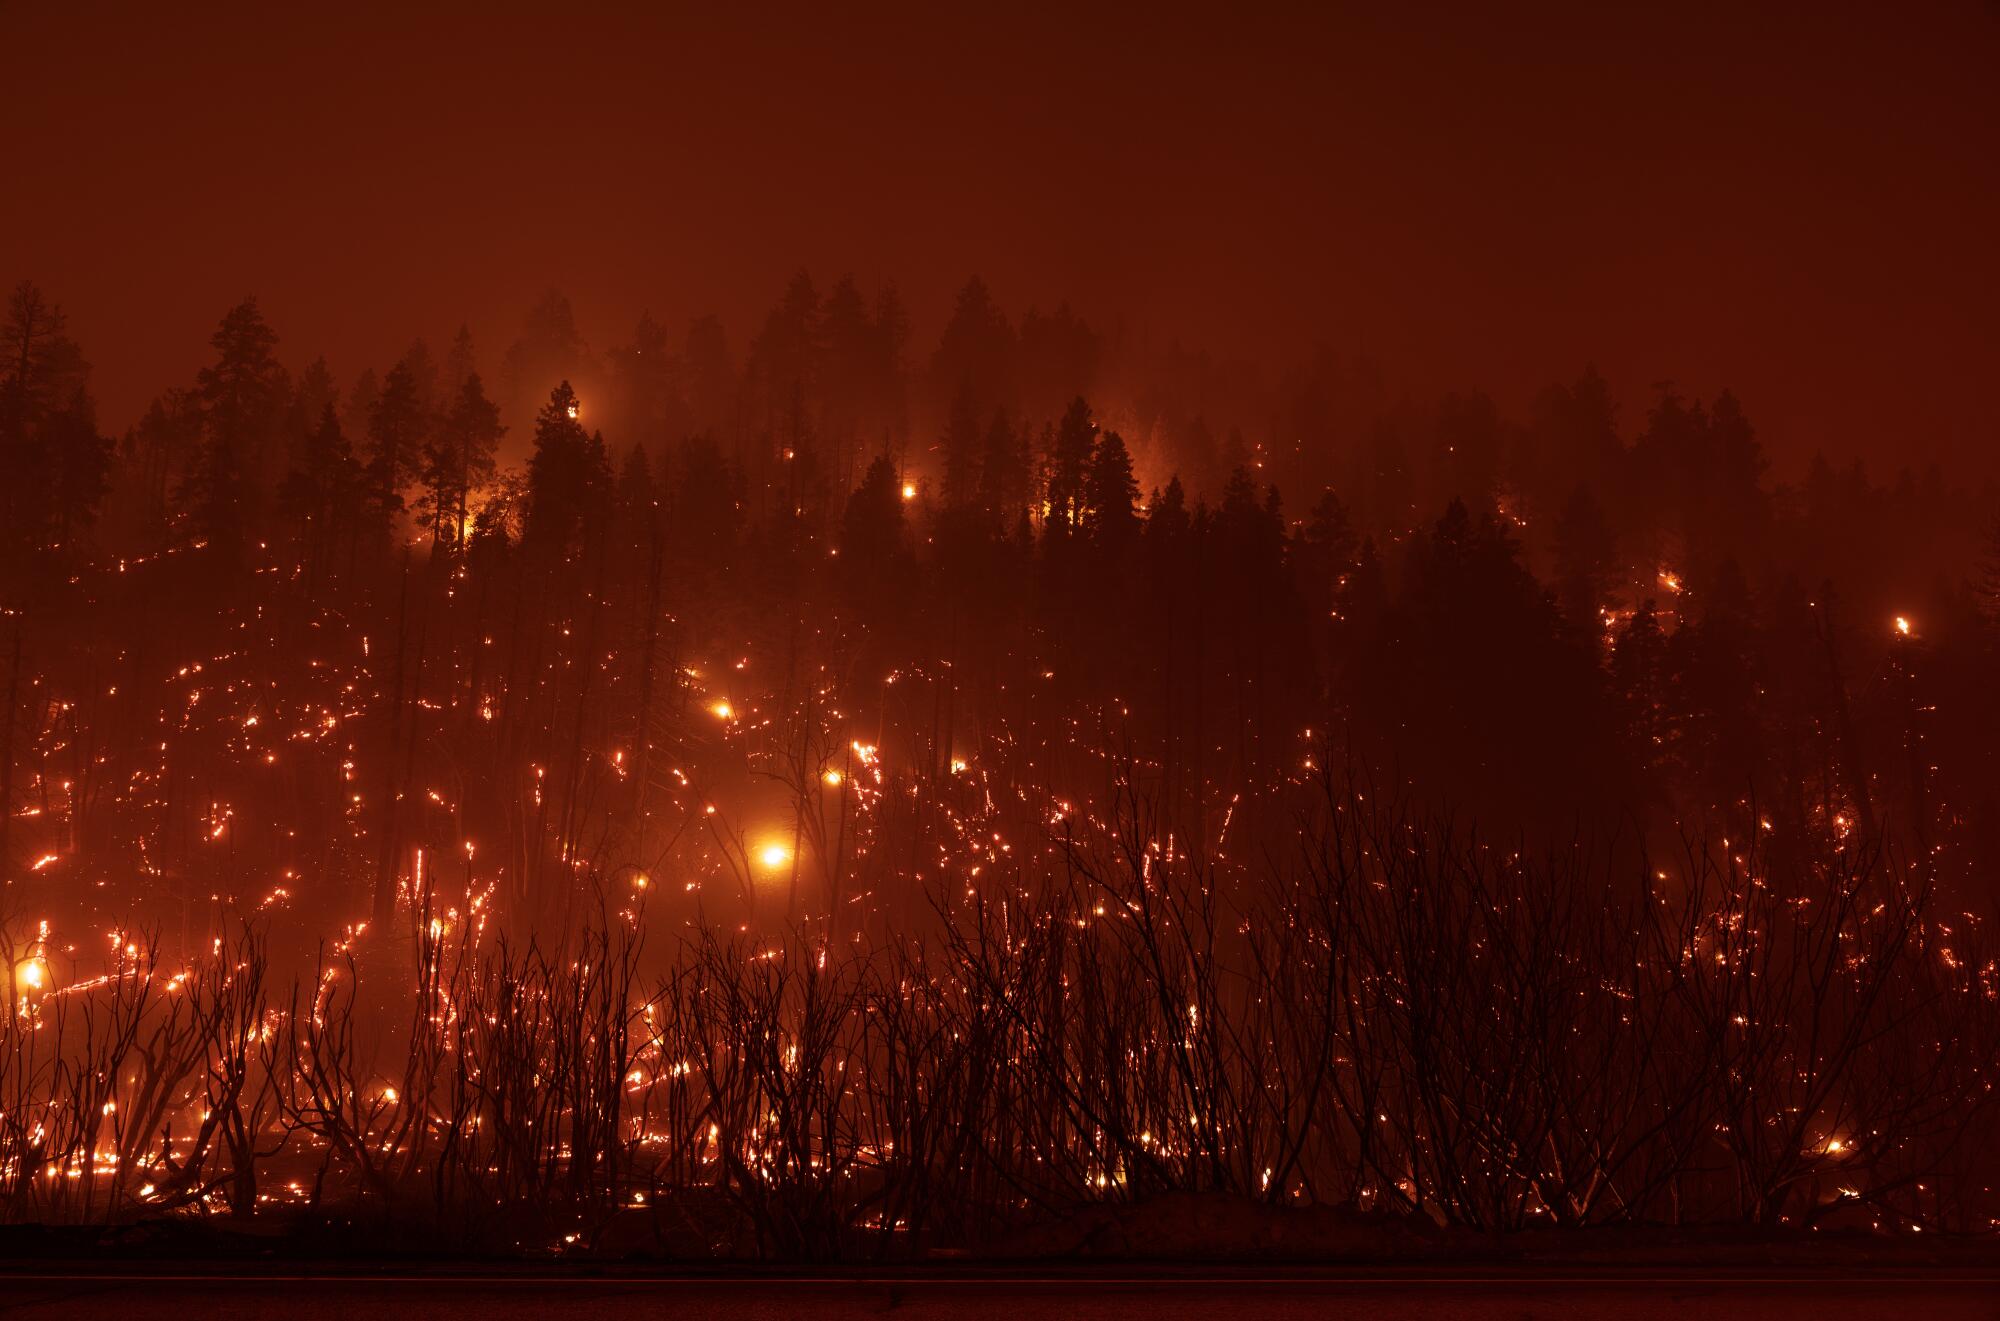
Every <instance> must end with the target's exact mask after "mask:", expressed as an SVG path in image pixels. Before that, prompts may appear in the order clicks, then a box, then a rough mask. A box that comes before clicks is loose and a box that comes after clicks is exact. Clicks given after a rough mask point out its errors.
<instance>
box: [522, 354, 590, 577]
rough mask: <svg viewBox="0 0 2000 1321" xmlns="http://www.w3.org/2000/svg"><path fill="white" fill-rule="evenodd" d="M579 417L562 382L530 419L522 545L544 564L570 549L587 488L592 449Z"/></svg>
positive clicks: (573, 395) (578, 530) (578, 532)
mask: <svg viewBox="0 0 2000 1321" xmlns="http://www.w3.org/2000/svg"><path fill="white" fill-rule="evenodd" d="M581 412H582V407H581V405H579V404H578V402H577V398H576V392H575V391H574V390H572V389H570V384H569V382H568V381H564V382H562V383H561V384H560V385H558V386H557V387H556V388H555V389H554V390H551V391H550V392H549V401H548V403H547V404H545V405H543V407H542V411H541V412H540V414H538V415H537V416H536V418H535V451H534V454H533V455H532V456H531V457H530V458H529V460H528V514H527V526H526V528H525V530H524V531H523V534H522V535H523V540H524V541H525V543H526V544H527V545H528V546H529V547H530V548H532V549H534V550H536V551H537V552H539V553H540V554H542V555H543V556H545V557H546V558H549V559H562V558H564V557H566V556H567V555H568V554H569V553H570V552H571V551H572V550H574V549H575V548H576V546H577V544H578V542H579V540H580V537H581V533H582V530H583V520H584V516H585V513H586V510H587V509H588V505H589V500H590V496H591V492H592V489H593V485H594V481H593V472H592V468H593V458H592V454H593V445H592V441H591V437H590V434H589V433H588V432H586V431H585V430H584V429H583V424H582V423H580V422H578V421H577V417H578V415H579V414H580V413H581Z"/></svg>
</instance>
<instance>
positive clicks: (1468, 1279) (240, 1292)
mask: <svg viewBox="0 0 2000 1321" xmlns="http://www.w3.org/2000/svg"><path fill="white" fill-rule="evenodd" d="M883 1314H890V1315H895V1316H899V1317H910V1318H927V1317H938V1318H995V1319H996V1321H1022V1318H1024V1317H1030V1316H1035V1317H1039V1316H1051V1317H1065V1318H1070V1317H1075V1318H1102V1319H1104V1321H1112V1319H1114V1318H1142V1319H1143V1321H1168V1319H1169V1318H1175V1317H1196V1316H1199V1317H1244V1318H1250V1317H1257V1318H1267V1317H1268V1318H1287V1317H1367V1318H1370V1319H1371V1321H1395V1319H1397V1318H1429V1317H1464V1318H1473V1319H1475V1321H1477V1319H1480V1318H1495V1319H1496V1321H1498V1319H1500V1318H1505V1319H1506V1321H1524V1319H1525V1318H1568V1317H1619V1318H1633V1319H1634V1321H1644V1318H1651V1317H1699V1318H1702V1321H1734V1319H1735V1318H1744V1319H1745V1321H1748V1319H1750V1318H1788V1317H1804V1318H1812V1319H1813V1321H1839V1319H1841V1318H1850V1317H1852V1318H1859V1317H1885V1316H1893V1317H1904V1316H1910V1317H1917V1318H1919V1319H1920V1321H1956V1319H1957V1318H2000V1273H1992V1272H1972V1271H1965V1270H1943V1269H1928V1270H1875V1271H1866V1272H1829V1271H1818V1272H1796V1271H1793V1272H1762V1273H1759V1272H1753V1271H1741V1270H1738V1271H1717V1272H1704V1271H1700V1270H1693V1269H1676V1270H1671V1271H1653V1272H1641V1271H1632V1270H1624V1271H1603V1270H1599V1271H1589V1272H1584V1271H1575V1272H1568V1273H1529V1272H1495V1271H1487V1272H1469V1271H1449V1270H1433V1271H1363V1270H1349V1271H1343V1272H1328V1271H1310V1270H1290V1271H1276V1272H1273V1271H1247V1270H1204V1271H1199V1272H1192V1271H1176V1270H1172V1269H1163V1268H1159V1267H1134V1268H1127V1269H1118V1268H1107V1269H1090V1270H1081V1269H1079V1270H1065V1271H1051V1272H1011V1273H1004V1274H1003V1273H991V1272H985V1273H979V1272H957V1273H937V1272H929V1271H926V1272H913V1273H906V1274H899V1275H890V1274H881V1275H839V1274H819V1275H808V1274H796V1275H770V1274H765V1275H699V1276H692V1275H664V1274H637V1273H618V1272H600V1273H581V1272H577V1273H572V1272H562V1271H553V1270H534V1269H525V1268H524V1269H519V1270H498V1271H491V1272H396V1271H373V1272H371V1271H369V1270H368V1269H366V1268H360V1269H356V1270H354V1271H336V1270H329V1269H326V1268H315V1269H313V1270H311V1271H301V1272H296V1273H287V1272H285V1271H283V1270H271V1269H266V1270H263V1271H261V1272H259V1273H255V1274H246V1273H242V1272H241V1271H238V1272H236V1273H229V1272H226V1271H217V1272H208V1271H204V1270H201V1269H200V1268H198V1267H188V1268H186V1269H181V1270H164V1269H148V1270H146V1271H144V1272H132V1273H121V1272H118V1271H115V1270H106V1269H96V1270H90V1269H80V1268H73V1267H72V1266H70V1265H69V1264H67V1263H65V1264H62V1265H56V1266H52V1267H50V1268H46V1269H44V1268H39V1267H37V1266H35V1265H32V1264H23V1263H15V1264H13V1265H12V1266H10V1267H9V1268H8V1269H7V1270H6V1272H5V1274H4V1275H0V1315H7V1316H17V1315H19V1316H26V1315H37V1316H44V1317H61V1318H71V1317H75V1318H86V1317H117V1318H120V1319H121V1321H131V1319H132V1318H134V1317H142V1316H160V1315H168V1316H191V1317H202V1318H231V1317H273V1316H276V1317H284V1318H287V1319H288V1321H315V1319H317V1318H322V1317H324V1318H337V1319H338V1321H380V1318H384V1317H395V1316H424V1317H479V1318H482V1319H483V1321H502V1319H503V1318H516V1317H518V1318H525V1319H528V1321H549V1319H550V1318H558V1317H593V1318H601V1317H607V1316H617V1317H620V1318H630V1317H641V1316H670V1317H727V1318H731V1321H763V1319H764V1318H770V1319H771V1321H778V1319H779V1318H819V1317H873V1316H880V1315H883Z"/></svg>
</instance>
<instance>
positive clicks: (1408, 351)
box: [0, 0, 2000, 474]
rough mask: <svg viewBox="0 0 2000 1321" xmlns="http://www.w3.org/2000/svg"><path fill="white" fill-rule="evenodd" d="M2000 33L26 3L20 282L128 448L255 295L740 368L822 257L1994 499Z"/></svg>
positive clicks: (1995, 25)
mask: <svg viewBox="0 0 2000 1321" xmlns="http://www.w3.org/2000/svg"><path fill="white" fill-rule="evenodd" d="M1996 70H2000V10H1996V9H1995V8H1994V7H1992V6H1989V5H1982V4H1979V3H1975V2H1973V0H1960V2H1957V3H1953V2H1951V0H1940V2H1939V3H1914V4H1909V5H1832V6H1813V5H1740V4H1717V5H1688V4H1666V5H1650V4H1635V5H1601V4H1573V5H1572V4H1565V5H1541V4H1530V5H1521V6H1517V5H1465V6H1457V5H1431V4H1384V5H1373V6H1336V5H1324V6H1322V5H1300V6H1296V7H1288V6H1254V5H1251V6H1235V5H1213V6H1191V5H1190V6H1181V5H1137V4H1133V5H1123V6H1086V5H1046V6H1044V5H1023V4H1004V5H1003V4H970V3H968V4H945V5H924V6H909V7H897V8H884V7H878V6H873V5H852V6H850V5H815V6H798V7H791V6H784V7H779V6H771V5H706V4H704V5H690V4H681V3H658V4H637V3H633V4H622V5H619V4H590V3H573V4H562V5H556V4H548V5H528V4H478V5H443V4H397V5H389V4H383V5H374V4H362V3H342V4H325V3H306V2H301V3H291V4H275V5H274V4H267V3H260V4H225V3H191V4H186V5H159V4H150V3H149V4H92V3H54V2H38V0H0V122H4V124H5V125H6V141H7V144H8V151H7V154H6V160H7V164H6V166H5V174H6V184H5V191H4V197H0V278H5V279H7V280H8V281H10V282H11V281H13V280H18V279H33V280H35V281H36V282H37V283H39V284H41V285H42V286H43V287H44V289H45V290H46V291H47V292H48V294H49V295H50V297H52V298H53V299H55V300H56V301H57V302H59V303H61V304H62V305H63V306H64V307H65V308H66V310H67V311H68V312H69V315H70V326H71V331H72V333H73V334H74V335H75V336H76V337H77V338H78V339H79V340H80V341H81V342H82V343H83V345H84V346H85V349H86V351H87V352H88V354H89V356H90V357H91V359H92V361H93V362H94V364H95V366H96V389H97V393H98V396H99V398H100V400H101V403H102V412H103V421H104V424H105V425H106V426H107V427H108V428H112V429H118V428H122V427H123V426H124V425H126V424H127V423H128V422H129V421H130V420H131V418H132V417H133V415H134V414H135V413H136V411H137V410H138V409H140V408H141V407H143V405H144V402H145V401H146V399H148V398H150V397H151V396H152V395H153V394H154V393H155V392H157V391H158V390H159V389H160V388H161V387H163V386H166V385H169V384H179V383H184V382H185V381H186V380H187V379H188V378H189V376H190V375H191V374H192V372H193V370H194V369H195V367H196V366H197V365H198V364H199V363H200V362H201V361H202V359H203V357H204V355H205V353H206V351H207V349H206V340H207V337H208V335H209V333H210V331H211V330H212V327H213V325H214V323H215V321H216V319H217V318H218V317H219V315H220V313H221V312H222V311H223V310H224V309H225V308H226V307H228V306H229V305H230V304H231V303H233V302H234V301H236V300H237V299H239V298H241V297H242V296H243V295H245V294H255V295H256V296H257V297H258V298H259V299H260V301H261V303H262V304H263V306H264V309H265V312H266V314H267V316H268V317H269V318H270V319H271V321H272V323H273V325H274V326H275V327H276V329H277V330H278V331H279V333H280V334H281V336H282V337H283V343H282V346H281V348H282V352H283V354H284V356H285V357H286V358H287V360H289V361H291V362H293V363H294V364H299V363H303V362H304V361H306V360H307V359H309V358H310V357H312V356H314V355H316V354H322V353H323V354H324V355H325V356H326V357H327V358H328V360H329V361H330V363H331V364H332V366H333V368H334V370H335V372H336V373H337V374H338V375H340V376H341V377H342V378H343V379H345V378H347V377H349V376H351V375H352V374H353V373H354V372H356V371H358V370H360V369H361V368H362V367H364V366H368V365H378V366H379V365H381V364H384V363H386V362H387V361H389V360H390V359H392V358H393V357H394V356H395V355H396V354H397V353H398V352H400V350H401V349H402V347H403V346H404V345H406V344H407V343H408V342H409V340H410V339H411V338H413V337H415V336H419V335H421V336H424V337H426V338H428V339H429V340H430V341H431V342H432V343H433V345H442V344H443V343H444V342H445V341H446V340H447V339H448V337H449V335H450V334H451V332H452V330H453V329H454V328H455V327H456V326H457V325H458V324H459V323H460V322H461V321H463V322H467V323H469V324H470V325H471V327H472V330H473V333H474V335H475V337H476V338H477V339H478V341H479V344H480V347H481V350H482V353H483V355H484V357H485V359H486V361H487V362H488V363H489V364H495V363H497V361H498V358H499V355H500V353H501V352H502V351H503V350H504V349H505V347H506V344H507V343H508V342H509V341H510V340H511V339H512V337H513V336H514V334H515V333H516V330H517V327H518V325H519V322H520V318H521V315H522V313H523V312H524V311H525V309H526V307H527V306H528V304H529V303H530V302H531V301H532V300H533V299H534V298H535V297H536V295H538V294H539V293H540V292H541V291H543V290H544V289H547V288H550V287H554V288H558V289H561V290H563V291H564V292H566V293H567V294H568V295H569V296H570V297H571V299H572V300H573V302H574V303H575V305H576V308H577V311H578V316H579V320H580V322H581V324H582V327H583V329H584V331H585V334H586V336H587V337H588V338H589V339H590V340H591V341H592V342H593V343H594V344H596V345H598V346H600V347H602V346H608V345H610V344H613V343H616V342H619V341H620V340H621V339H623V338H624V337H625V336H627V335H628V334H629V333H630V329H631V326H632V324H633V322H634V321H635V320H636V319H637V317H638V315H639V314H640V313H641V312H642V311H647V310H650V311H651V312H652V313H653V314H654V315H655V316H656V317H659V318H661V319H663V320H666V321H668V322H669V323H673V322H678V321H680V320H681V319H683V318H686V317H688V316H692V315H695V314H699V313H702V312H707V311H716V312H719V313H721V314H722V315H723V317H724V318H725V320H726V321H727V322H728V324H729V326H730V329H731V332H732V338H733V340H734V342H735V343H736V344H737V345H739V346H740V345H741V344H742V342H743V340H744V338H745V336H746V335H747V334H748V333H749V332H750V331H751V330H754V328H755V323H756V321H757V320H758V319H759V318H760V317H761V315H762V312H763V309H764V308H765V307H766V306H768V305H769V303H770V302H771V301H772V300H774V299H775V298H776V296H777V294H778V293H779V291H780V290H781V289H782V288H783V285H784V283H785V281H786V279H787V278H788V277H789V276H790V275H791V273H792V272H794V271H795V270H798V269H800V268H805V269H807V270H810V271H811V272H813V273H814V274H815V275H816V276H817V277H819V278H820V280H821V281H822V283H823V284H824V283H826V282H830V281H831V280H832V279H833V278H835V277H837V276H838V275H840V274H842V273H845V272H853V273H854V274H855V275H856V276H857V277H858V278H860V279H861V280H862V281H863V282H864V284H874V283H879V282H882V281H886V280H894V281H895V282H896V283H897V284H898V286H899V287H900V288H901V290H902V292H903V293H904V295H905V297H906V299H907V300H908V301H909V303H910V304H911V306H912V308H913V310H914V313H915V317H916V328H917V331H918V340H917V345H918V351H919V352H922V351H923V349H924V345H925V343H926V341H927V338H928V337H929V336H930V335H934V334H935V331H936V329H937V327H938V325H939V324H940V322H941V320H942V318H943V316H944V314H945V312H946V310H947V309H948V307H949V304H950V299H951V296H952V292H953V291H954V289H955V288H956V287H957V286H958V285H959V284H960V283H961V282H962V281H963V280H964V278H965V277H966V276H968V275H970V274H974V273H977V274H979V275H981V276H983V277H984V278H985V279H986V281H987V282H988V284H989V285H990V286H991V287H992V288H993V290H994V292H995V294H996V296H997V297H998V298H999V299H1000V300H1001V302H1002V303H1003V304H1004V305H1006V306H1008V307H1010V308H1011V309H1013V310H1014V311H1015V312H1017V313H1018V312H1019V311H1021V310H1022V309H1024V308H1026V307H1027V306H1028V305H1030V304H1038V305H1040V306H1041V307H1043V308H1045V309H1047V308H1051V307H1053V306H1054V305H1055V304H1056V303H1058V302H1060V301H1062V300H1068V301H1070V302H1071V303H1072V304H1073V306H1074V307H1075V308H1076V309H1077V310H1078V311H1079V312H1080V313H1082V314H1083V315H1084V316H1086V317H1088V318H1089V319H1090V320H1091V321H1092V322H1093V323H1094V324H1097V325H1098V326H1100V327H1101V328H1104V329H1106V330H1110V331H1114V332H1116V333H1118V334H1120V335H1122V336H1124V337H1126V338H1128V339H1131V340H1134V341H1136V342H1142V343H1155V342H1156V343H1161V344H1164V343H1166V342H1168V341H1171V340H1174V339H1179V340H1181V341H1182V342H1184V343H1187V344H1190V345H1195V346H1200V347H1202V348H1205V349H1207V350H1209V351H1211V352H1213V353H1215V354H1217V355H1218V356H1225V357H1240V358H1243V359H1246V360H1250V361H1252V362H1257V363H1260V364H1265V365H1267V366H1271V367H1272V368H1273V369H1275V365H1276V364H1278V363H1281V362H1283V361H1285V360H1287V359H1293V358H1297V357H1301V356H1304V354H1305V353H1306V352H1308V351H1309V350H1310V349H1311V348H1313V347H1314V346H1316V345H1321V344H1323V345H1325V346H1327V347H1329V348H1331V349H1333V350H1335V351H1336V352H1338V353H1342V354H1363V355H1366V356H1367V357H1369V358H1371V359H1373V360H1375V361H1377V362H1379V363H1380V364H1382V366H1383V368H1384V370H1385V371H1386V372H1387V373H1388V374H1389V376H1390V377H1391V379H1393V380H1400V381H1403V382H1406V383H1409V384H1411V385H1414V386H1418V387H1422V388H1429V387H1433V386H1445V385H1454V386H1455V385H1480V386H1484V387H1486V388H1489V389H1491V390H1492V391H1493V392H1494V393H1495V394H1496V395H1497V396H1498V397H1499V398H1500V400H1501V402H1502V403H1503V404H1506V405H1510V406H1518V404H1519V403H1520V402H1522V401H1524V400H1525V399H1526V398H1527V396H1528V395H1529V393H1530V392H1531V391H1532V390H1533V389H1534V388H1536V387H1537V386H1539V385H1541V384H1543V383H1545V382H1547V381H1549V380H1552V379H1556V378H1568V377H1571V376H1573V375H1574V374H1575V372H1576V371H1577V370H1579V369H1580V368H1581V366H1582V365H1583V364H1584V363H1585V362H1595V363H1596V364H1597V365H1598V366H1599V367H1600V368H1601V369H1602V370H1603V371H1604V372H1605V373H1606V374H1607V375H1608V376H1609V377H1610V378H1611V380H1612V381H1613V383H1614V385H1615V386H1616V388H1617V389H1618V391H1619V393H1620V395H1621V397H1622V399H1623V400H1624V405H1625V422H1626V425H1627V426H1628V428H1629V427H1630V426H1633V425H1636V422H1637V414H1638V412H1639V411H1640V410H1642V409H1643V408H1644V407H1645V404H1646V401H1647V399H1648V398H1649V397H1650V394H1651V391H1652V390H1653V388H1654V386H1655V384H1656V383H1658V382H1661V381H1667V380H1671V381H1673V382H1675V383H1677V384H1678V385H1679V386H1680V387H1681V388H1682V389H1684V390H1687V391H1691V392H1694V393H1708V392H1711V391H1713V390H1715V389H1718V388H1720V387H1722V386H1724V385H1730V386H1733V387H1734V388H1735V389H1736V390H1737V392H1738V393H1739V395H1741V396H1742V397H1743V399H1744V400H1745V402H1746V406H1747V407H1748V408H1749V409H1750V411H1751V414H1752V416H1753V418H1755V419H1756V421H1757V423H1758V425H1759V427H1760V431H1761V433H1762V436H1763V439H1764V440H1765V442H1766V444H1767V445H1768V446H1769V447H1770V448H1771V450H1772V451H1773V453H1774V455H1775V456H1776V457H1777V459H1778V460H1779V462H1780V464H1781V465H1784V464H1793V463H1797V462H1799V461H1801V460H1802V459H1803V458H1804V457H1805V456H1807V455H1810V454H1811V453H1813V452H1814V451H1818V450H1824V451H1825V452H1826V453H1828V454H1829V455H1831V456H1833V457H1836V458H1839V459H1850V458H1856V457H1860V458H1865V459H1867V460H1869V461H1870V463H1871V466H1874V467H1876V468H1877V469H1890V468H1893V467H1895V466H1897V465H1900V464H1902V463H1905V462H1909V461H1912V460H1930V459H1941V460H1944V461H1946V462H1947V463H1950V464H1952V465H1954V466H1955V467H1957V468H1958V469H1959V470H1960V471H1966V472H1974V471H1976V472H1979V473H1982V474H1983V473H1987V472H1990V471H1992V470H1993V468H1994V466H1995V465H1993V464H1991V463H1990V462H1989V460H1988V458H1987V457H1986V450H1987V448H1988V446H1989V445H1990V443H1991V442H1992V441H1993V440H1995V439H1996V438H2000V402H1996V398H2000V396H1996V392H1995V391H1994V389H1993V387H1992V373H1993V368H1994V366H1995V363H1996V350H2000V312H1996V310H1995V309H1996V305H1997V304H2000V300H1996V294H2000V279H1996V274H1997V273H2000V257H1996V253H1995V243H1994V237H1993V236H1994V235H1995V234H1996V233H2000V172H1996V169H1995V166H1994V162H1995V161H1996V160H2000V99H1997V98H1996V92H1995V86H1996V84H2000V78H1996Z"/></svg>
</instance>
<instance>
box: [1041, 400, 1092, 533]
mask: <svg viewBox="0 0 2000 1321" xmlns="http://www.w3.org/2000/svg"><path fill="white" fill-rule="evenodd" d="M1096 445H1097V424H1096V423H1095V422H1093V421H1091V420H1090V405H1089V404H1087V403H1085V402H1084V401H1083V397H1082V396H1081V395H1079V396H1077V397H1076V398H1075V399H1073V400H1071V401H1070V405H1069V409H1068V411H1066V412H1065V413H1064V414H1063V419H1062V422H1061V424H1060V425H1059V426H1057V428H1056V434H1055V443H1054V447H1053V449H1052V451H1051V453H1050V455H1049V487H1048V509H1047V511H1046V513H1045V515H1044V518H1043V521H1044V523H1046V524H1048V525H1050V526H1053V527H1057V528H1061V529H1063V530H1065V531H1067V530H1069V529H1072V528H1074V527H1076V526H1077V525H1078V524H1079V523H1080V522H1081V521H1082V519H1083V511H1084V508H1085V503H1086V499H1085V493H1084V484H1085V482H1087V481H1088V480H1089V476H1090V456H1091V451H1092V450H1093V449H1094V448H1095V447H1096Z"/></svg>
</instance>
